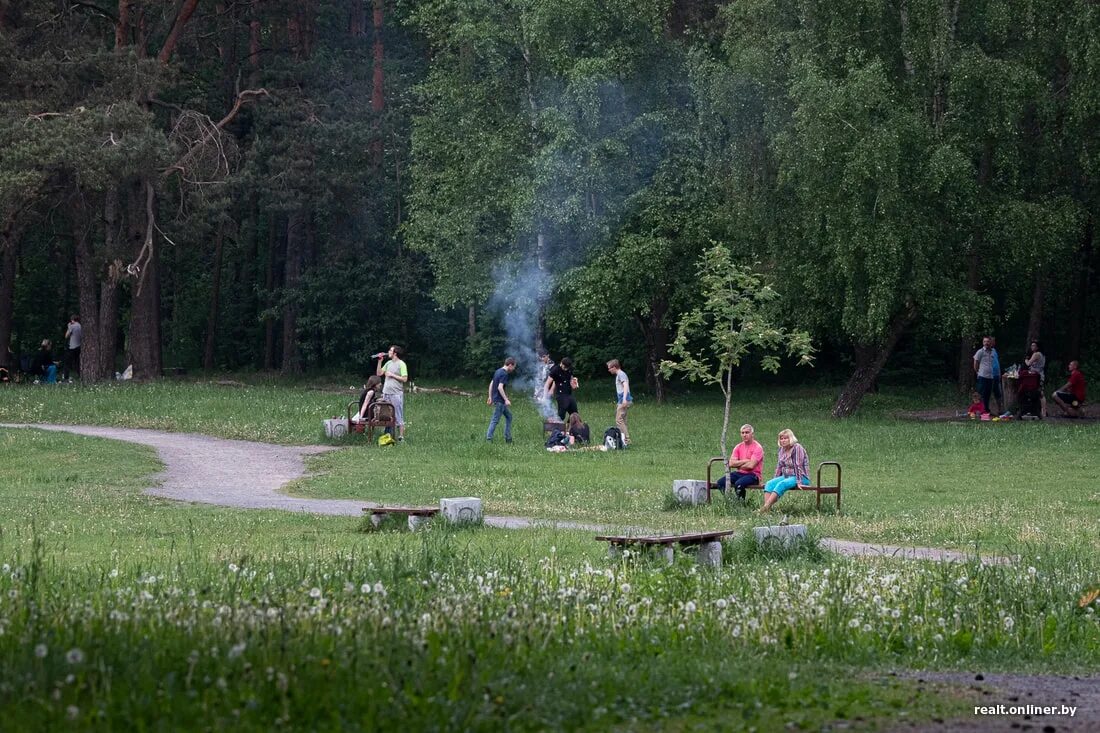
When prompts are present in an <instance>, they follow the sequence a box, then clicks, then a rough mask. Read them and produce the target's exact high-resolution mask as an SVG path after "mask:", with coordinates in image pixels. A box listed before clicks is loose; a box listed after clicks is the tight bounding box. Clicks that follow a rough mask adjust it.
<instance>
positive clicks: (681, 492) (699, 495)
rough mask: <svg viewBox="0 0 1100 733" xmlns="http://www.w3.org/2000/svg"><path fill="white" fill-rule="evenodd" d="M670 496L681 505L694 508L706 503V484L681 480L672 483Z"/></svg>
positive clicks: (691, 480)
mask: <svg viewBox="0 0 1100 733" xmlns="http://www.w3.org/2000/svg"><path fill="white" fill-rule="evenodd" d="M672 495H673V496H675V497H676V500H677V501H679V502H680V503H681V504H689V505H691V506H696V505H697V504H706V503H707V482H706V481H697V480H695V479H682V480H679V481H673V482H672Z"/></svg>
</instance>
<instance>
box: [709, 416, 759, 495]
mask: <svg viewBox="0 0 1100 733" xmlns="http://www.w3.org/2000/svg"><path fill="white" fill-rule="evenodd" d="M755 432H756V431H755V430H753V427H752V425H749V424H747V423H746V424H745V425H742V426H741V442H740V443H738V444H737V445H736V446H734V448H733V452H732V453H730V459H729V462H728V463H727V464H726V465H727V466H729V468H730V471H731V473H730V474H729V477H730V480H731V481H732V482H733V489H734V491H735V492H736V494H737V498H738V499H744V498H745V487H746V486H752V485H753V484H759V483H761V482H760V475H761V473H763V471H764V448H763V446H761V445H760V443H758V442H756V438H755ZM714 486H715V488H717V489H718V490H719V491H721V492H723V493H725V491H726V475H723V476H722V477H721V478H719V479H718V481H717V482H715V484H714Z"/></svg>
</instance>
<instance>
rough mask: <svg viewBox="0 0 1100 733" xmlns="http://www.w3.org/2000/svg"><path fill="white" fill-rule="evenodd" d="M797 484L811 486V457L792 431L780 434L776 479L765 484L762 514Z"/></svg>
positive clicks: (788, 430) (784, 431) (783, 431)
mask: <svg viewBox="0 0 1100 733" xmlns="http://www.w3.org/2000/svg"><path fill="white" fill-rule="evenodd" d="M796 484H802V485H803V486H809V485H810V457H809V456H808V455H806V449H805V448H803V447H802V446H801V445H799V443H798V438H796V437H794V432H792V431H791V430H790V429H787V430H782V431H780V433H779V451H778V453H777V455H776V461H775V478H773V479H771V480H770V481H768V483H766V484H764V506H762V507H760V513H761V514H763V513H764V512H766V511H768V510H769V509H771V508H772V504H775V502H777V501H779V497H781V496H783V494H784V493H785V492H786V491H787V490H788V489H791V488H793V487H794V486H795V485H796Z"/></svg>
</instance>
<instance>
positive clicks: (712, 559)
mask: <svg viewBox="0 0 1100 733" xmlns="http://www.w3.org/2000/svg"><path fill="white" fill-rule="evenodd" d="M695 559H696V560H697V561H698V562H699V564H700V565H705V566H707V567H711V568H720V567H722V543H721V541H719V540H714V541H713V542H704V543H703V544H701V545H699V552H698V553H697V554H696V556H695Z"/></svg>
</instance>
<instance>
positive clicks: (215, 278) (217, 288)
mask: <svg viewBox="0 0 1100 733" xmlns="http://www.w3.org/2000/svg"><path fill="white" fill-rule="evenodd" d="M224 240H225V224H223V223H220V224H218V232H217V234H215V235H214V271H213V272H212V273H211V287H210V310H209V311H208V312H207V314H206V343H205V345H204V346H203V350H202V368H203V369H204V370H206V371H208V372H210V371H213V370H214V346H215V344H216V342H217V333H218V300H219V298H220V297H221V290H222V252H223V251H224V249H225V248H224V247H223V246H222V244H223V242H224Z"/></svg>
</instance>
